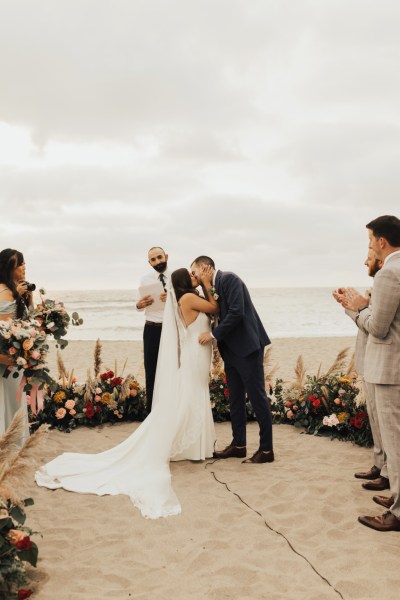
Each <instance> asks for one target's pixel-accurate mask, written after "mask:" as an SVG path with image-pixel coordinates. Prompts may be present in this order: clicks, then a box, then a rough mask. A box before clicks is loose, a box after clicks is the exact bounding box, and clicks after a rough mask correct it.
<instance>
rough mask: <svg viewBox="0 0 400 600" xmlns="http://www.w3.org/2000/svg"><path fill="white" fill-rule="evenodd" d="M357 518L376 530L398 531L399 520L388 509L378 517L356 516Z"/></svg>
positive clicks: (399, 528)
mask: <svg viewBox="0 0 400 600" xmlns="http://www.w3.org/2000/svg"><path fill="white" fill-rule="evenodd" d="M358 520H359V522H360V523H362V524H363V525H366V526H367V527H371V529H375V530H376V531H400V520H399V519H398V518H397V517H395V516H394V514H393V513H391V512H390V510H388V511H387V512H385V513H384V514H383V515H379V517H358Z"/></svg>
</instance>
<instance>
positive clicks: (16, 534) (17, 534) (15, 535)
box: [6, 529, 26, 546]
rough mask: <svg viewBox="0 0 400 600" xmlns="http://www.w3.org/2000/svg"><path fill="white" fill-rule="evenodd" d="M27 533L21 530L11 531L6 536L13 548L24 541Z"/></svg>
mask: <svg viewBox="0 0 400 600" xmlns="http://www.w3.org/2000/svg"><path fill="white" fill-rule="evenodd" d="M25 536H26V533H25V532H24V531H21V530H20V529H10V530H9V532H8V533H7V535H6V538H7V539H8V541H9V542H10V544H12V545H13V546H16V545H17V543H18V542H20V541H22V540H23V539H24V537H25Z"/></svg>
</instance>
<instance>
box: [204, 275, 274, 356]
mask: <svg viewBox="0 0 400 600" xmlns="http://www.w3.org/2000/svg"><path fill="white" fill-rule="evenodd" d="M215 290H216V292H217V294H218V296H219V298H218V304H219V323H218V326H217V327H216V328H215V329H214V330H213V336H214V337H215V339H216V340H217V342H218V346H219V348H220V350H221V354H223V350H224V348H227V349H229V350H230V351H231V352H233V354H235V355H236V356H242V357H244V356H248V355H249V354H252V353H253V352H256V351H257V350H260V349H261V348H264V347H265V346H268V344H270V343H271V342H270V339H269V337H268V335H267V332H266V331H265V329H264V327H263V324H262V323H261V320H260V317H259V316H258V314H257V311H256V309H255V308H254V305H253V303H252V301H251V298H250V294H249V291H248V289H247V287H246V286H245V284H244V283H243V281H242V280H241V279H240V277H238V276H237V275H235V273H230V272H229V271H217V274H216V277H215Z"/></svg>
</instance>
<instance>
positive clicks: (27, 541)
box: [16, 535, 32, 550]
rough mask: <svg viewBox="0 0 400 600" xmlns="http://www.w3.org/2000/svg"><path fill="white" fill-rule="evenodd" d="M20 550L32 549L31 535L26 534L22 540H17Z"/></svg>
mask: <svg viewBox="0 0 400 600" xmlns="http://www.w3.org/2000/svg"><path fill="white" fill-rule="evenodd" d="M16 546H17V548H18V550H30V549H31V546H32V542H31V538H30V537H29V535H26V536H25V537H24V538H22V540H20V541H19V542H17V544H16Z"/></svg>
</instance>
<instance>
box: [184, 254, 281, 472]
mask: <svg viewBox="0 0 400 600" xmlns="http://www.w3.org/2000/svg"><path fill="white" fill-rule="evenodd" d="M207 267H212V269H214V276H213V286H214V287H213V288H212V289H211V290H210V292H211V294H213V295H214V298H216V299H217V300H218V304H219V322H218V325H217V326H216V327H215V328H214V330H213V332H212V334H211V333H209V332H206V333H202V334H201V335H200V337H199V342H200V344H207V343H208V342H211V340H212V339H213V338H215V339H216V340H217V343H218V348H219V351H220V352H221V355H222V358H223V359H224V363H225V373H226V379H227V383H228V388H229V397H230V405H231V406H230V411H231V421H232V433H233V440H232V442H231V443H230V445H229V446H227V447H226V448H225V449H224V450H222V451H221V452H215V453H214V457H215V458H231V457H237V458H244V457H245V456H246V392H247V396H248V399H249V400H250V402H251V405H252V407H253V409H254V412H255V415H256V418H257V421H258V424H259V426H260V447H259V448H258V450H257V452H256V453H255V454H254V455H253V456H252V457H251V458H249V459H247V460H244V461H243V462H247V463H249V462H250V463H266V462H273V460H274V452H273V448H272V417H271V409H270V406H269V401H268V398H267V394H266V392H265V382H264V348H265V346H267V345H268V344H270V343H271V342H270V340H269V338H268V335H267V333H266V331H265V329H264V327H263V325H262V323H261V321H260V318H259V316H258V314H257V312H256V310H255V308H254V305H253V303H252V301H251V298H250V294H249V291H248V289H247V287H246V286H245V284H244V283H243V281H242V280H241V279H240V278H239V277H238V276H237V275H235V274H234V273H230V272H228V271H225V272H223V271H215V264H214V261H213V260H212V258H210V257H209V256H199V257H198V258H196V260H194V261H193V263H192V265H191V272H192V274H193V275H194V276H195V277H196V279H197V280H198V281H200V277H201V274H202V273H203V271H204V269H206V268H207Z"/></svg>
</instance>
